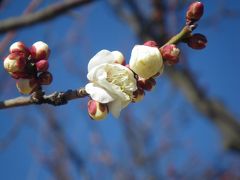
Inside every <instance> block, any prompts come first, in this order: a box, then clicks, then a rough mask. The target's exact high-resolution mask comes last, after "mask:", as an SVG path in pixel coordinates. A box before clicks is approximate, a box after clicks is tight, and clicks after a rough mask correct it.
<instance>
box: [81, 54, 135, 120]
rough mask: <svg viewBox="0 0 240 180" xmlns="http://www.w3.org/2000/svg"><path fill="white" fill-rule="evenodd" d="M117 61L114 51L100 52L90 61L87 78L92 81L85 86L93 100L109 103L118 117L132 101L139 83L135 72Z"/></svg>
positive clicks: (109, 106)
mask: <svg viewBox="0 0 240 180" xmlns="http://www.w3.org/2000/svg"><path fill="white" fill-rule="evenodd" d="M115 62H116V61H115V58H114V55H113V53H112V52H110V51H108V50H101V51H100V52H98V53H97V54H96V55H95V56H94V57H93V58H92V59H91V60H90V61H89V64H88V75H87V78H88V79H89V81H90V83H88V84H87V85H86V87H85V88H86V91H87V93H88V94H89V95H90V96H91V98H92V99H93V100H95V101H98V102H100V103H103V104H107V105H108V108H109V111H110V112H111V113H112V114H113V115H114V116H115V117H118V116H119V114H120V112H121V110H122V109H123V108H125V107H126V106H127V105H128V104H129V103H130V102H131V100H132V98H133V92H134V91H136V90H137V85H136V79H135V78H134V74H133V72H132V71H131V70H130V69H128V68H127V67H125V66H123V65H121V64H117V63H115Z"/></svg>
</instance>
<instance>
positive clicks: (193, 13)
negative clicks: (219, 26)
mask: <svg viewBox="0 0 240 180" xmlns="http://www.w3.org/2000/svg"><path fill="white" fill-rule="evenodd" d="M203 11H204V5H203V3H202V2H199V1H196V2H194V3H192V4H191V5H190V6H189V8H188V11H187V13H186V19H187V22H191V21H198V20H199V19H200V18H201V17H202V15H203Z"/></svg>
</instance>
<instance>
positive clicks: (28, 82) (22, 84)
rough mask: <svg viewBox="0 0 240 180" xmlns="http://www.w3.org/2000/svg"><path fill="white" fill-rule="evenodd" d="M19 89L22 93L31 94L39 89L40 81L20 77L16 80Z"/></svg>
mask: <svg viewBox="0 0 240 180" xmlns="http://www.w3.org/2000/svg"><path fill="white" fill-rule="evenodd" d="M16 86H17V89H18V91H19V92H20V93H22V94H31V93H33V92H34V91H36V90H38V89H39V87H40V86H39V83H38V81H37V80H36V79H19V80H18V81H17V82H16Z"/></svg>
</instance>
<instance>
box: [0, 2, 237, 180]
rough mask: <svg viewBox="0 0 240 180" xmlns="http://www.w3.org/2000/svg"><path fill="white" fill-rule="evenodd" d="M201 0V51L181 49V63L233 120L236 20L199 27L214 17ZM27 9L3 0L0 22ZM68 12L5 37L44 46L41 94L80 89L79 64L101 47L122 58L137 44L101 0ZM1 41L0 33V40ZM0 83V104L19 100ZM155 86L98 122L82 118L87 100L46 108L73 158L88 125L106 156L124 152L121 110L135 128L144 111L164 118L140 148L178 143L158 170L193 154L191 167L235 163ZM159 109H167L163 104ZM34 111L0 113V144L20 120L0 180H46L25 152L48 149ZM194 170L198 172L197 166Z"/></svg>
mask: <svg viewBox="0 0 240 180" xmlns="http://www.w3.org/2000/svg"><path fill="white" fill-rule="evenodd" d="M50 2H51V1H50V0H46V1H44V3H43V5H42V7H44V6H47V5H48V3H50ZM203 2H204V3H205V7H206V11H205V12H206V13H205V15H204V17H203V21H200V23H199V25H200V26H199V28H198V29H197V32H201V33H204V34H205V35H206V36H207V38H208V41H209V43H208V46H207V48H206V49H204V50H202V51H195V50H191V49H188V48H184V50H186V52H185V53H186V54H187V56H188V58H189V63H190V67H191V68H192V69H193V70H194V72H195V74H196V77H197V78H196V79H197V81H198V82H199V83H200V84H201V86H202V87H203V88H204V89H205V90H206V91H207V93H208V95H209V97H216V98H219V99H221V100H222V101H223V102H224V104H226V106H227V107H229V109H230V110H231V111H232V112H233V113H234V114H235V115H236V117H238V118H239V116H240V111H239V102H240V96H239V92H240V84H239V80H238V77H239V76H240V71H239V70H238V66H239V65H240V62H239V56H238V52H239V50H238V44H239V42H240V36H239V35H238V33H239V32H240V24H239V23H238V21H239V18H237V19H234V18H233V19H229V18H224V17H223V18H221V20H220V21H219V22H217V23H216V25H214V26H207V27H204V22H205V20H206V19H207V18H208V17H209V16H210V15H211V14H216V13H217V12H218V6H217V5H216V1H203ZM219 2H220V3H219ZM221 2H223V1H218V5H219V4H221ZM27 4H28V1H27V0H23V1H21V4H16V3H14V2H13V1H10V3H9V5H8V8H7V9H2V10H0V19H4V18H7V17H11V16H17V15H19V14H21V12H22V11H23V10H24V8H25V7H26V5H27ZM224 6H225V7H229V8H233V9H239V7H240V2H237V1H234V0H231V1H226V2H225V4H224ZM74 12H75V13H77V14H78V16H79V19H78V20H76V19H74V18H73V17H71V16H70V15H68V16H63V17H60V18H58V19H56V20H54V21H51V22H47V23H46V24H40V25H36V26H32V27H29V28H26V29H22V30H20V31H19V32H18V33H17V35H16V37H15V38H14V40H12V42H15V41H18V40H21V41H23V42H25V43H26V44H27V45H29V46H30V45H31V44H33V43H34V42H35V41H38V40H42V41H45V42H47V43H48V44H49V46H50V47H51V49H52V53H51V56H50V71H51V72H52V73H53V76H54V81H53V83H52V85H51V86H49V87H45V89H46V92H53V91H55V90H59V91H63V90H67V89H69V88H72V89H75V88H78V87H81V86H84V85H85V84H86V83H87V79H86V74H87V63H88V60H89V59H90V58H91V57H92V56H93V55H94V54H95V53H97V52H98V51H99V50H101V49H109V50H120V51H122V52H123V53H124V54H125V57H126V59H129V57H130V53H131V49H132V47H133V46H134V45H135V44H136V43H138V40H137V38H136V36H135V34H134V32H133V31H132V30H131V29H130V28H129V27H128V25H127V24H125V23H124V22H122V21H120V20H119V18H117V17H116V16H114V13H113V12H112V11H111V9H109V6H107V5H106V3H105V2H104V1H99V2H98V3H96V4H93V5H90V6H88V7H84V8H79V9H77V10H75V11H74ZM2 37H3V35H2V36H1V37H0V38H2ZM3 53H5V52H1V56H4V55H6V54H3ZM0 72H1V74H2V72H4V70H3V67H1V68H0ZM3 82H4V84H7V85H6V87H5V88H4V89H3V90H2V91H1V94H0V96H1V99H5V98H11V97H15V96H18V95H19V94H18V92H17V90H16V88H15V84H14V80H12V79H11V78H10V77H9V76H6V75H4V80H3ZM3 82H1V83H3ZM5 82H6V83H5ZM157 83H158V84H157V86H156V88H155V90H154V91H153V92H151V93H147V95H146V97H145V99H144V100H143V101H142V102H140V103H138V104H131V105H130V106H129V107H128V109H127V110H126V111H125V112H124V113H123V115H122V116H121V117H120V119H119V120H118V119H114V118H113V117H112V116H111V115H110V116H108V118H107V119H106V120H105V121H101V122H94V121H91V120H90V119H89V118H88V116H87V110H86V103H87V99H83V100H77V101H73V102H70V103H69V104H67V105H66V106H62V107H57V108H52V107H49V106H47V107H49V108H51V109H54V110H55V112H56V114H57V117H58V121H59V122H60V124H61V125H62V126H63V127H64V131H65V134H66V136H67V139H68V141H69V142H70V143H71V144H73V145H74V146H75V147H76V149H77V150H79V152H80V154H81V155H83V156H86V157H88V156H90V155H91V153H89V151H90V150H91V143H90V142H89V141H90V137H91V136H90V135H91V130H92V129H93V128H96V129H98V131H99V132H100V133H101V134H102V136H103V138H104V139H105V141H106V144H107V146H108V150H109V151H110V152H111V153H112V154H115V155H116V156H117V155H118V154H119V153H121V152H125V151H124V150H125V148H123V149H122V151H121V148H120V149H119V146H122V145H125V144H126V142H125V136H124V134H123V131H122V124H121V122H119V121H121V120H123V116H124V114H127V112H128V111H129V112H131V113H132V115H133V116H134V117H136V119H137V120H139V123H140V122H142V121H143V120H144V118H149V119H150V118H151V117H152V114H151V113H154V114H155V115H157V116H161V114H164V115H166V116H169V117H170V120H169V121H165V119H164V118H163V119H158V120H157V123H156V126H155V127H154V128H153V129H154V133H155V134H157V135H156V136H153V137H155V138H153V139H151V141H150V143H149V144H150V145H149V147H148V148H150V149H151V148H154V147H155V146H156V145H157V144H158V143H159V142H160V143H161V140H164V139H169V140H170V141H171V142H176V144H180V145H176V148H174V149H172V150H171V151H169V152H167V153H166V156H164V158H162V160H161V162H159V163H160V164H161V165H159V166H161V168H160V169H159V170H160V171H163V172H165V171H166V169H167V167H168V166H169V165H171V164H174V165H175V166H176V167H177V169H179V170H184V169H185V168H186V165H187V164H188V161H189V159H190V158H191V156H197V157H198V160H199V161H200V162H199V164H200V167H199V169H201V168H206V167H208V166H214V167H215V166H216V167H218V168H222V167H225V166H226V167H228V166H229V164H231V162H233V160H234V159H235V160H236V161H237V160H238V162H239V160H240V159H239V157H238V156H236V155H234V154H232V153H227V152H225V151H224V149H223V147H222V144H221V137H220V134H219V130H218V129H217V128H216V126H215V125H214V124H212V123H211V122H210V121H208V120H207V119H206V118H205V117H203V116H202V115H201V114H199V113H198V112H197V111H196V110H195V109H194V108H193V107H192V106H191V104H190V103H189V102H188V101H187V100H186V99H185V98H184V97H183V96H182V94H181V92H179V91H177V90H176V89H175V87H172V85H171V83H170V82H169V79H168V78H167V77H165V76H163V77H161V78H159V79H158V81H157ZM169 96H170V97H169ZM171 96H173V97H174V98H171ZM156 99H157V101H156ZM169 100H170V102H169ZM166 104H167V105H168V106H169V107H170V109H168V106H167V107H166V106H165V105H166ZM38 109H39V108H38V107H22V108H15V109H9V110H3V111H1V112H0V119H1V121H0V139H3V138H4V137H5V136H6V135H7V133H8V132H9V131H10V129H11V128H12V127H13V125H14V124H15V123H16V122H17V121H19V119H20V120H21V119H23V120H25V121H27V123H24V124H23V125H22V127H23V128H21V129H20V132H19V133H18V135H17V137H16V139H14V140H13V142H12V143H11V144H10V145H9V146H8V147H7V149H5V150H3V151H1V152H0V178H1V179H16V178H18V179H41V177H45V178H46V177H49V172H48V171H46V170H45V169H44V168H43V166H42V165H41V164H40V163H39V162H38V160H37V158H36V155H34V153H33V152H34V149H38V148H39V149H40V151H43V152H48V151H50V150H49V149H48V145H47V143H46V142H45V141H46V139H44V138H43V137H42V135H41V133H40V132H42V131H43V129H44V128H45V126H46V125H45V123H46V121H45V117H44V115H42V113H40V112H39V110H38ZM161 120H162V121H161ZM167 123H169V124H167ZM89 129H91V130H89ZM36 132H38V133H36ZM90 152H91V151H90ZM127 157H128V155H127V154H123V155H122V156H120V157H118V156H117V157H116V159H118V161H119V162H122V161H124V160H125V159H126V158H127ZM86 159H87V158H86ZM122 163H123V162H122ZM195 170H196V171H198V169H195Z"/></svg>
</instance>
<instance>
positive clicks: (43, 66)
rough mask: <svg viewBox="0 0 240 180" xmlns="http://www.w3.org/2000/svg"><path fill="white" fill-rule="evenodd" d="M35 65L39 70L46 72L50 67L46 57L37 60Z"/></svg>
mask: <svg viewBox="0 0 240 180" xmlns="http://www.w3.org/2000/svg"><path fill="white" fill-rule="evenodd" d="M35 65H36V68H37V71H38V72H45V71H47V70H48V67H49V64H48V61H47V60H44V59H43V60H40V61H38V62H36V64H35Z"/></svg>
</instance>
